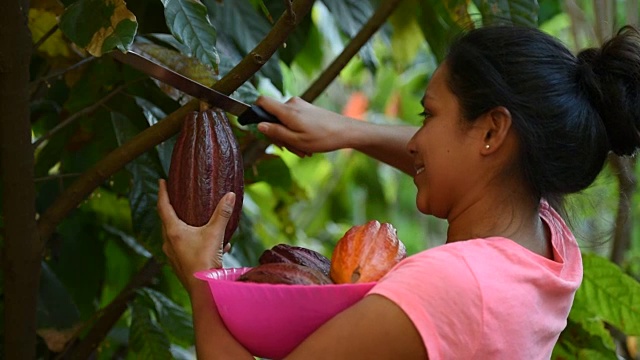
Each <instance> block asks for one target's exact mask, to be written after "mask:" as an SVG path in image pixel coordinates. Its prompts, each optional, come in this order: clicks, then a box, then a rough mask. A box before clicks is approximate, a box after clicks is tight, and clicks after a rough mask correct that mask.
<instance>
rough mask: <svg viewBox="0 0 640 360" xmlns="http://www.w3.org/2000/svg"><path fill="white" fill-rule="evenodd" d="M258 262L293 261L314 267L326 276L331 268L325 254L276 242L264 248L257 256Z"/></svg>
mask: <svg viewBox="0 0 640 360" xmlns="http://www.w3.org/2000/svg"><path fill="white" fill-rule="evenodd" d="M258 262H259V263H260V264H269V263H294V264H298V265H303V266H307V267H310V268H313V269H316V270H318V271H320V272H321V273H323V274H324V275H326V276H329V270H330V269H331V261H330V260H329V259H328V258H327V257H326V256H324V255H322V254H320V253H319V252H317V251H314V250H311V249H307V248H303V247H301V246H293V245H288V244H278V245H276V246H274V247H272V248H271V249H268V250H265V251H264V252H263V253H262V255H260V258H258Z"/></svg>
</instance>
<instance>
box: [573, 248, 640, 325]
mask: <svg viewBox="0 0 640 360" xmlns="http://www.w3.org/2000/svg"><path fill="white" fill-rule="evenodd" d="M583 262H584V278H583V280H582V285H581V286H580V288H579V289H578V292H577V293H576V298H575V305H574V306H579V307H581V311H584V312H585V313H587V314H589V315H590V316H592V317H595V318H598V319H601V320H602V321H605V322H607V323H609V324H611V325H613V326H614V327H616V328H617V329H619V330H620V331H622V332H624V333H626V334H627V335H640V283H638V282H637V281H636V280H634V279H633V278H631V277H630V276H628V275H626V274H625V273H623V272H622V270H620V268H619V267H618V266H617V265H615V264H614V263H612V262H610V261H609V260H607V259H605V258H603V257H600V256H597V255H593V254H585V255H584V257H583Z"/></svg>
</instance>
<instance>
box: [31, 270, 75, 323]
mask: <svg viewBox="0 0 640 360" xmlns="http://www.w3.org/2000/svg"><path fill="white" fill-rule="evenodd" d="M36 311H37V317H38V329H42V328H54V329H68V328H71V327H72V326H73V325H74V324H76V323H77V322H78V321H80V312H79V311H78V308H77V307H76V305H75V303H74V302H73V299H72V298H71V295H69V293H68V292H67V289H66V288H65V287H64V285H63V284H62V282H61V281H60V279H58V277H57V276H56V274H55V273H54V272H53V271H52V270H51V268H50V267H49V265H47V264H46V263H44V262H43V263H42V273H41V276H40V287H39V289H38V307H37V309H36Z"/></svg>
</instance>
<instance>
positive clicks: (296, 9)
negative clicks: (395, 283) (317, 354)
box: [0, 0, 640, 359]
mask: <svg viewBox="0 0 640 360" xmlns="http://www.w3.org/2000/svg"><path fill="white" fill-rule="evenodd" d="M629 3H632V1H629ZM569 5H576V6H577V7H578V8H579V9H580V8H583V10H582V11H584V14H587V15H589V16H590V14H593V13H594V12H595V10H596V9H597V6H592V5H591V4H590V3H587V2H586V1H578V2H573V3H561V2H559V1H555V0H554V1H544V2H541V3H540V5H539V4H538V3H537V2H536V1H535V0H507V1H499V0H474V1H467V0H450V1H440V0H385V1H379V0H318V1H312V0H294V1H283V0H234V1H231V0H225V1H220V0H162V1H149V0H145V1H130V2H128V3H125V2H124V1H123V0H61V1H55V0H32V1H31V2H26V1H15V2H14V1H11V2H10V6H8V7H7V9H5V11H3V12H2V15H0V16H1V19H2V20H1V21H0V45H1V46H2V49H5V50H7V49H9V50H10V51H2V52H0V89H1V90H0V104H2V107H1V108H0V110H2V111H0V124H2V126H1V127H0V135H1V139H2V143H1V144H0V146H1V151H2V154H1V155H2V157H1V158H0V159H1V160H0V165H1V167H0V174H2V179H3V181H2V184H1V185H0V186H1V187H2V191H1V192H0V201H1V202H2V204H3V212H2V216H0V228H1V229H2V232H1V233H0V241H1V242H2V255H3V256H2V267H3V271H2V281H1V282H0V293H1V294H2V297H1V298H0V307H1V308H2V309H3V311H2V314H3V322H2V324H3V325H2V328H0V334H2V338H4V339H5V341H4V343H3V345H2V346H3V350H2V353H4V357H5V358H7V359H22V358H35V357H38V358H54V359H64V358H73V359H86V358H88V357H91V356H95V357H96V358H153V359H164V358H177V359H188V358H193V356H194V355H193V348H192V345H193V328H192V324H191V318H190V309H189V302H188V299H187V297H186V293H185V292H184V291H183V289H182V288H181V287H180V284H179V282H178V281H177V279H176V278H175V276H174V275H173V274H172V272H171V270H170V269H169V268H168V267H167V266H166V265H165V264H164V256H163V254H162V251H161V249H160V246H161V243H162V239H161V232H160V226H159V225H160V224H159V219H158V217H157V215H156V209H155V203H156V193H157V180H158V179H159V178H166V177H167V173H168V168H169V162H170V157H171V151H172V148H173V144H174V142H175V136H176V134H177V132H178V131H179V129H180V126H181V124H182V121H183V119H184V118H185V115H186V114H187V113H188V112H189V111H192V110H194V109H197V108H198V107H199V103H198V101H196V100H194V99H192V98H190V97H189V96H188V95H186V94H183V93H181V92H179V91H177V90H175V89H172V88H170V87H168V86H166V85H165V84H162V83H159V82H157V81H154V80H152V79H150V78H149V77H148V76H145V75H144V74H142V73H140V72H138V71H136V70H134V69H132V68H130V67H128V66H125V65H123V64H121V63H119V62H117V61H115V60H114V59H113V58H112V57H111V55H110V53H111V52H113V51H123V50H126V49H129V48H132V47H135V48H136V50H139V51H141V52H143V53H144V54H145V55H146V56H149V57H151V58H153V59H155V60H157V61H158V62H161V63H162V64H164V65H165V66H167V67H169V68H172V69H174V70H175V71H178V72H180V73H181V74H183V75H185V76H188V77H190V78H193V79H195V80H197V81H199V82H201V83H202V84H204V85H206V86H211V87H213V88H215V89H216V90H218V91H220V92H223V93H226V94H231V95H232V96H233V97H236V98H238V99H240V100H243V101H245V102H247V103H251V102H252V101H254V100H255V98H256V97H257V96H258V94H267V95H270V96H273V97H276V98H278V99H281V100H283V101H284V100H286V98H288V97H290V96H301V97H302V98H304V99H305V100H308V101H313V102H315V103H316V104H319V105H322V106H324V107H326V108H328V109H331V110H334V111H339V112H343V113H345V114H348V115H350V116H352V117H355V118H360V119H362V120H363V121H375V122H385V123H408V124H417V123H418V121H419V117H418V116H417V115H416V114H418V113H419V112H420V110H421V109H420V105H419V100H420V98H421V97H422V92H423V91H424V88H425V86H426V83H427V81H428V78H429V76H430V74H431V72H432V71H433V70H434V69H435V67H436V66H437V64H438V63H439V62H440V61H441V60H442V59H443V57H444V55H445V52H446V47H447V44H448V42H449V41H450V40H451V39H452V37H453V36H455V34H456V33H457V32H459V31H460V30H462V29H464V28H468V27H471V26H479V25H482V24H483V23H489V22H491V23H495V22H512V23H518V24H521V25H526V26H540V27H542V28H543V29H549V31H550V32H552V33H554V34H555V35H557V36H559V37H565V38H566V33H567V32H569V30H568V29H570V28H571V24H572V22H571V21H570V20H567V14H570V10H571V11H575V9H574V8H572V7H570V6H569ZM637 11H638V10H637V7H636V8H635V12H636V13H637ZM614 13H615V12H614ZM563 19H564V20H563ZM569 19H570V18H569ZM562 21H564V23H563V22H562ZM27 25H28V26H27ZM29 32H30V33H31V41H26V40H25V38H27V39H28V34H29ZM27 45H28V46H27ZM578 45H583V44H576V47H577V46H578ZM234 133H235V135H236V138H237V139H238V142H239V144H240V149H241V151H242V155H243V159H244V167H245V186H246V188H245V190H246V194H245V203H244V206H243V216H242V218H241V222H240V226H239V228H238V230H237V231H236V233H235V235H234V237H233V238H232V239H231V242H232V243H233V247H232V251H231V253H230V254H227V255H225V266H251V265H254V264H256V261H257V257H258V256H259V255H260V254H261V252H262V251H263V250H264V249H265V248H266V247H271V246H272V245H275V244H278V243H289V244H294V245H302V246H305V247H308V248H313V249H315V250H317V251H319V252H322V253H324V254H329V252H330V251H331V249H332V248H333V247H334V245H335V242H336V241H337V239H338V238H339V237H340V236H341V235H342V234H344V232H345V231H346V230H347V229H348V228H349V227H351V226H352V225H354V224H362V223H365V222H366V221H368V220H370V219H377V220H379V221H384V222H389V223H392V224H394V226H395V227H396V228H397V229H398V235H399V237H400V238H401V239H402V241H403V242H404V243H405V244H406V245H407V251H408V253H410V254H411V253H415V252H417V251H420V250H422V249H425V248H428V247H432V246H435V245H437V244H440V243H442V242H443V241H444V238H445V224H443V223H442V222H441V221H438V220H435V219H432V218H426V217H423V216H420V215H419V214H418V213H417V212H416V210H415V206H414V197H415V192H414V191H413V188H414V187H413V186H412V184H411V180H410V179H407V177H406V176H404V175H403V174H400V173H399V172H397V171H395V170H393V169H391V168H389V167H387V166H386V165H381V164H377V163H375V162H374V161H372V160H371V159H368V158H366V157H365V156H363V155H362V154H358V153H355V152H352V151H349V150H341V151H337V152H333V153H329V154H320V155H318V154H316V155H313V156H312V157H310V158H305V159H299V158H297V157H296V156H295V155H292V154H291V153H288V152H287V151H284V150H282V149H278V148H276V147H273V146H271V145H270V144H269V143H268V141H266V139H264V138H263V137H262V136H261V135H260V134H259V133H258V132H257V131H256V130H255V128H253V127H252V126H247V127H243V126H239V125H238V124H237V123H234ZM617 161H618V160H616V159H613V160H612V162H611V168H612V169H616V166H618V165H619V164H618V163H617ZM622 166H624V167H623V168H621V169H627V173H630V174H633V173H635V171H636V170H637V169H636V166H635V163H631V164H622ZM616 173H620V171H605V172H604V173H603V174H602V176H601V177H600V178H599V179H598V180H597V182H596V184H594V186H593V187H592V188H590V189H589V191H588V193H587V194H585V195H580V196H579V197H575V199H574V198H572V199H571V201H572V205H573V206H572V207H571V209H574V211H575V214H574V216H572V218H575V219H576V221H575V223H574V224H573V225H574V226H575V228H576V232H577V234H578V235H579V237H581V239H584V240H583V241H582V244H583V248H584V252H585V281H584V284H583V286H582V287H581V289H580V290H579V292H578V294H577V296H576V302H575V306H574V309H573V310H572V313H571V315H570V318H569V322H568V327H567V330H566V331H565V332H564V333H563V334H562V336H561V339H560V341H559V342H558V346H557V347H556V351H555V353H554V356H555V357H556V358H557V359H583V358H615V357H616V351H618V352H619V353H620V354H621V356H627V357H629V358H631V356H633V355H634V354H633V349H632V346H633V339H635V338H634V337H633V336H640V329H639V328H638V327H639V326H640V310H639V308H638V304H640V285H638V282H637V278H638V276H640V266H639V265H637V263H638V262H637V259H638V258H640V240H638V230H639V229H637V226H638V225H637V224H636V223H633V226H632V227H631V228H630V229H629V230H628V231H627V232H626V233H627V239H628V241H627V243H626V244H627V245H626V246H625V247H624V250H623V251H622V254H623V255H622V256H619V257H617V258H616V259H615V262H611V261H608V260H606V259H605V258H604V257H603V256H609V254H610V253H611V251H610V249H609V248H610V247H611V246H609V245H610V244H609V243H608V242H606V243H605V246H599V247H596V246H594V245H593V244H594V241H597V240H598V239H602V238H608V236H607V235H603V234H613V233H615V232H616V231H619V229H621V227H620V226H628V222H624V223H623V224H616V219H619V218H621V217H620V215H619V214H621V212H620V211H619V210H617V208H618V201H617V199H623V198H624V199H626V200H630V201H628V202H626V203H624V204H623V205H622V206H623V208H624V209H626V211H627V213H626V214H627V215H625V216H626V217H627V218H633V217H634V215H637V214H636V213H637V211H638V210H637V209H636V208H637V207H636V208H634V207H633V206H632V204H634V203H637V202H636V197H637V196H638V195H637V192H636V191H635V187H631V190H629V188H628V187H621V188H617V187H616V184H617V181H616V179H617V178H616V176H615V174H616ZM620 194H623V196H620ZM589 199H591V200H589ZM593 199H599V200H601V199H605V200H604V201H593ZM611 199H614V200H611ZM616 229H618V230H616ZM594 239H595V240H594ZM614 243H615V244H617V243H618V242H617V241H616V242H614ZM612 259H613V258H612ZM634 260H635V263H634ZM634 278H635V279H634ZM523 326H526V324H524V323H523ZM612 333H613V334H614V335H616V334H618V333H621V334H623V335H625V336H624V337H623V338H624V339H629V341H627V342H620V341H618V342H617V343H615V342H614V341H613V338H614V337H613V336H612ZM616 338H618V339H620V337H618V336H616ZM616 348H617V349H616Z"/></svg>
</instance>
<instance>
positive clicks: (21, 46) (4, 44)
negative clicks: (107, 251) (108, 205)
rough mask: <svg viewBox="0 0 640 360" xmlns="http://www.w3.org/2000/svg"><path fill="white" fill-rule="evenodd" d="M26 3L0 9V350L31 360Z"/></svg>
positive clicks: (36, 250)
mask: <svg viewBox="0 0 640 360" xmlns="http://www.w3.org/2000/svg"><path fill="white" fill-rule="evenodd" d="M28 9H29V5H28V1H24V0H23V1H7V2H5V3H4V6H3V8H2V11H0V166H2V171H1V173H2V174H3V176H2V212H3V224H4V229H3V230H4V231H3V236H4V246H3V254H2V271H3V276H4V285H3V286H4V352H5V356H4V358H6V359H35V357H36V306H37V293H38V283H39V280H40V261H41V257H42V249H41V248H40V247H39V246H38V235H37V232H36V219H35V189H34V182H33V166H34V159H33V151H32V148H31V126H30V122H29V98H28V92H27V84H28V82H29V61H30V58H31V51H32V48H31V47H32V42H31V35H30V33H29V28H28V26H27V12H28Z"/></svg>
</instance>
